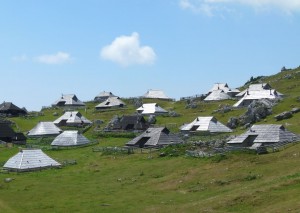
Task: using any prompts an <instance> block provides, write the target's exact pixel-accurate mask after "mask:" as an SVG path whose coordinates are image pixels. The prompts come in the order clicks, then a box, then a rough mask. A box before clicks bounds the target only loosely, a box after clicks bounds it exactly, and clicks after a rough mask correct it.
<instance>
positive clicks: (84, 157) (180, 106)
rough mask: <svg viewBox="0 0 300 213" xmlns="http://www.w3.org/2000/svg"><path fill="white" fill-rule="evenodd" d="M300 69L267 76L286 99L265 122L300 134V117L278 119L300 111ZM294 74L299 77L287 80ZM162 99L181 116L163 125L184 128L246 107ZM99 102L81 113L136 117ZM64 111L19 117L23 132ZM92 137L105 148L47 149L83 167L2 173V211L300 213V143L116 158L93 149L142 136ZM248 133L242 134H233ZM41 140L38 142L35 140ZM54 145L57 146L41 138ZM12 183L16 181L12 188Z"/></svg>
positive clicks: (1, 157)
mask: <svg viewBox="0 0 300 213" xmlns="http://www.w3.org/2000/svg"><path fill="white" fill-rule="evenodd" d="M299 71H300V69H299V68H298V69H295V70H291V71H289V72H281V73H278V74H276V75H274V76H270V77H267V78H265V82H270V84H271V85H272V87H273V88H276V89H277V90H278V91H280V92H282V93H284V94H286V95H287V96H286V98H285V99H284V100H283V101H281V102H280V103H279V104H278V105H276V106H275V107H274V109H273V115H270V116H268V117H267V118H266V119H265V120H264V121H261V122H260V123H280V124H284V125H285V126H286V127H287V128H288V129H289V130H291V131H294V132H296V133H300V128H299V124H300V122H299V120H300V119H299V118H300V113H298V114H295V115H294V116H293V117H292V118H290V119H288V120H284V121H281V122H276V121H275V119H274V118H273V116H274V115H275V114H277V113H280V112H283V111H287V110H290V109H291V108H292V107H300V102H298V100H297V99H298V97H299V96H300V95H299V94H300V93H299V92H300V75H299V73H298V72H299ZM286 74H291V75H292V78H291V79H286V78H284V76H285V75H286ZM154 101H155V102H157V103H158V104H159V105H161V106H162V107H163V108H165V109H168V110H174V111H175V112H177V113H179V114H181V116H180V117H163V116H158V117H157V124H158V125H162V126H168V125H169V126H171V130H172V131H176V132H178V127H179V126H180V125H181V124H183V123H187V122H191V121H192V120H194V119H195V117H197V116H202V115H203V116H205V115H214V116H215V117H216V118H217V119H219V120H220V121H221V122H223V123H226V122H227V120H228V119H229V118H230V117H232V116H239V115H241V114H242V113H244V112H245V109H237V110H233V111H230V112H228V113H219V112H218V113H213V112H214V111H215V110H216V109H218V108H219V107H220V106H221V105H226V104H229V105H232V104H233V103H234V101H233V100H229V101H221V102H213V103H205V102H198V103H197V105H198V107H197V108H196V109H185V105H186V103H185V102H184V101H177V102H173V101H161V100H144V103H147V102H154ZM95 105H96V103H93V102H89V103H87V110H86V111H85V110H81V113H82V114H83V115H84V116H86V117H87V118H88V119H90V120H98V119H101V120H103V121H104V124H103V125H101V127H102V128H103V127H104V126H105V125H106V124H107V123H108V122H109V121H110V119H111V118H112V117H113V116H114V115H117V114H118V115H123V114H131V113H134V111H135V107H134V106H133V105H131V104H128V107H127V108H124V109H122V110H110V111H95V110H94V106H95ZM54 112H57V113H58V114H59V115H62V113H63V112H62V110H60V109H46V110H43V115H40V116H33V117H30V118H11V120H13V121H14V122H15V123H16V128H17V129H19V130H20V131H22V132H26V131H28V130H30V129H31V128H33V127H34V126H35V125H36V123H37V122H38V121H53V120H55V119H56V118H57V116H54V115H53V113H54ZM93 129H94V128H91V129H90V130H89V131H87V132H86V133H85V136H86V137H88V138H89V139H93V140H97V141H98V142H99V144H97V145H94V146H90V147H83V148H78V149H63V150H47V151H45V152H46V153H47V154H48V155H49V156H51V157H52V158H54V159H56V160H58V161H60V162H62V161H65V160H76V162H77V164H75V165H67V166H65V167H63V168H62V169H49V170H43V171H39V172H29V173H0V212H8V213H10V212H32V213H35V212H51V213H52V212H299V211H300V204H299V201H298V198H299V196H300V169H299V160H300V154H299V153H300V144H296V145H294V146H289V147H287V148H285V149H283V150H282V151H280V152H275V153H271V154H267V155H255V154H253V153H244V152H233V153H229V154H227V155H226V156H223V155H217V156H214V157H212V158H192V157H186V156H185V155H184V154H183V153H184V147H173V148H166V149H165V150H163V151H165V152H166V153H167V155H166V156H165V157H159V154H160V152H153V153H151V155H150V154H149V153H140V152H135V153H134V154H130V155H128V154H126V153H124V154H122V153H120V154H118V155H116V154H114V153H112V154H110V153H105V154H103V153H101V152H93V151H92V148H93V147H97V146H103V147H107V146H111V147H115V146H123V145H124V144H125V143H126V142H127V141H128V140H130V138H132V137H133V136H134V135H132V134H131V133H130V134H127V133H124V134H123V133H122V134H114V135H113V134H111V135H106V134H103V133H99V132H95V131H93ZM243 131H244V130H241V129H239V128H238V129H237V130H235V132H234V133H232V134H239V133H241V132H243ZM222 137H224V135H216V136H197V135H196V136H194V138H193V140H202V141H207V140H213V139H218V138H222ZM35 142H39V141H34V140H30V141H29V143H35ZM41 142H42V143H44V145H47V144H48V143H49V141H47V140H43V141H41ZM17 152H18V147H13V148H5V147H0V164H2V165H3V164H4V162H5V161H6V160H7V159H8V158H9V157H11V156H12V155H14V154H15V153H17ZM5 178H13V180H12V181H11V182H9V183H7V182H5V181H4V179H5Z"/></svg>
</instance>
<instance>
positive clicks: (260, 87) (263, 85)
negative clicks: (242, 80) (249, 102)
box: [236, 83, 271, 97]
mask: <svg viewBox="0 0 300 213" xmlns="http://www.w3.org/2000/svg"><path fill="white" fill-rule="evenodd" d="M269 89H271V86H270V84H268V83H261V84H250V85H249V87H248V88H247V89H245V90H243V91H242V92H240V93H239V94H237V95H236V96H237V97H242V96H244V95H245V94H246V93H247V91H262V90H269Z"/></svg>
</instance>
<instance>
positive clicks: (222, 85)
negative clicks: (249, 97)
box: [209, 83, 240, 93]
mask: <svg viewBox="0 0 300 213" xmlns="http://www.w3.org/2000/svg"><path fill="white" fill-rule="evenodd" d="M218 90H223V91H224V92H225V93H229V92H231V93H238V92H240V91H239V90H238V89H232V88H230V87H229V86H228V84H227V83H216V84H214V85H213V87H212V88H211V89H210V90H209V93H211V92H213V91H218Z"/></svg>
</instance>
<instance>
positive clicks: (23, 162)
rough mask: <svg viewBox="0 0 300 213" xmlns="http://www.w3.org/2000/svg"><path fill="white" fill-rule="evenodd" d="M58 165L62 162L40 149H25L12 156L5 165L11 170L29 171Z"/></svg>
mask: <svg viewBox="0 0 300 213" xmlns="http://www.w3.org/2000/svg"><path fill="white" fill-rule="evenodd" d="M58 166H61V164H60V163H58V162H57V161H55V160H53V159H52V158H50V157H49V156H48V155H46V154H45V153H44V152H43V151H42V150H40V149H23V150H21V151H20V152H19V153H17V154H16V155H14V156H13V157H11V158H10V159H9V160H8V161H7V162H6V163H5V164H4V166H3V167H4V168H6V169H9V170H15V171H27V170H35V169H42V168H47V167H58Z"/></svg>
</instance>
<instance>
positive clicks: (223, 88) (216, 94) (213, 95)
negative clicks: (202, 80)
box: [204, 83, 240, 101]
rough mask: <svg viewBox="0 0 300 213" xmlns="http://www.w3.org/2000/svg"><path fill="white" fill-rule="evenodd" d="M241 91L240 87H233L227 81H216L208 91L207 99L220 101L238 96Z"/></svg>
mask: <svg viewBox="0 0 300 213" xmlns="http://www.w3.org/2000/svg"><path fill="white" fill-rule="evenodd" d="M239 92H240V91H239V90H238V89H232V88H230V87H229V86H228V84H227V83H216V84H214V85H213V87H212V88H211V89H210V90H209V91H208V93H207V97H206V98H205V99H204V100H205V101H218V100H226V99H231V98H233V97H235V96H236V94H238V93H239Z"/></svg>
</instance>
